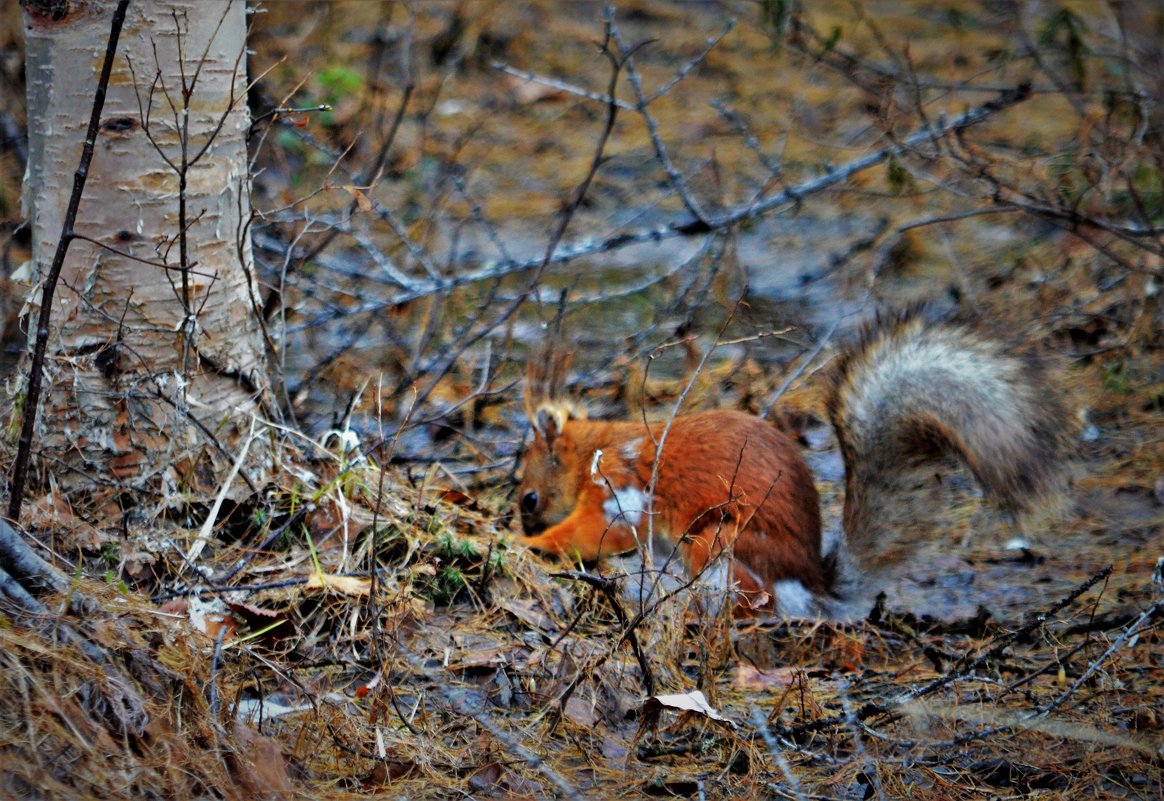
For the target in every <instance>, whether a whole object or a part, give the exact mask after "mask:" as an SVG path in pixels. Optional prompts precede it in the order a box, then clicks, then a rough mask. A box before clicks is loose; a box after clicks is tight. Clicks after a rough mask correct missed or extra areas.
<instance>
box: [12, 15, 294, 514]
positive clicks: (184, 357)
mask: <svg viewBox="0 0 1164 801" xmlns="http://www.w3.org/2000/svg"><path fill="white" fill-rule="evenodd" d="M36 5H37V3H34V2H30V3H28V4H27V6H26V14H25V22H26V26H25V37H26V38H25V44H26V53H27V83H28V120H29V167H28V172H27V174H26V176H25V185H24V202H25V204H26V207H25V211H26V217H27V219H30V220H31V222H32V226H33V269H32V275H31V280H32V282H33V286H32V287H31V289H30V291H29V294H28V304H27V306H26V309H25V312H24V321H25V325H33V324H34V321H35V320H36V317H37V313H38V311H39V307H38V304H39V303H40V297H41V292H40V283H39V282H40V281H42V280H43V278H44V275H45V273H46V271H47V269H48V267H49V264H50V263H51V260H52V256H53V251H54V249H55V247H56V243H57V240H58V238H59V237H60V236H61V226H62V222H63V218H64V214H65V210H66V207H67V205H68V199H69V194H70V192H71V190H72V187H73V174H74V172H75V171H76V169H77V164H78V160H79V157H80V153H81V147H82V145H83V140H84V137H85V127H86V123H87V120H88V117H89V113H90V108H91V105H92V101H93V93H94V88H95V86H96V81H97V75H98V73H99V71H100V68H101V63H102V59H103V54H104V50H105V45H106V39H107V37H108V35H109V26H110V19H111V15H112V11H113V7H114V5H115V4H114V3H113V2H111V0H94V2H89V3H70V4H69V5H68V12H67V13H66V15H65V16H64V18H63V19H59V20H52V19H50V18H49V17H47V16H44V15H40V14H38V13H36V10H35V6H36ZM41 5H43V4H41ZM245 45H246V9H245V5H244V3H243V0H233V2H232V1H231V0H185V1H183V0H149V1H148V2H145V1H143V2H134V3H132V4H131V5H130V7H129V13H128V16H127V18H126V23H125V28H124V29H123V32H122V35H121V45H120V52H119V53H118V57H117V60H116V64H115V66H114V70H113V74H112V78H111V81H110V86H109V92H108V97H107V99H106V103H105V108H104V112H103V115H102V124H101V133H100V135H99V136H98V138H97V141H96V151H95V153H94V158H93V162H92V169H91V171H90V174H89V177H88V183H87V185H86V188H85V194H84V198H83V200H82V202H81V205H80V210H79V213H78V217H77V221H76V225H75V228H74V230H75V231H76V233H77V234H78V235H79V236H80V237H85V238H88V239H91V240H94V241H95V242H96V243H99V244H94V242H90V241H85V239H77V240H75V241H73V243H72V245H71V247H70V250H69V254H68V259H67V260H66V262H65V265H64V270H63V272H62V275H61V283H60V285H59V286H58V288H57V290H56V296H55V299H54V305H55V308H54V309H53V310H52V322H51V330H50V332H49V346H48V359H47V361H46V365H45V377H44V378H45V395H44V399H43V401H42V407H41V409H42V411H41V414H40V416H39V426H38V430H37V437H36V440H35V441H34V454H36V455H38V456H39V457H40V459H39V465H40V466H41V468H42V469H44V470H48V471H51V472H52V473H53V474H54V475H55V476H56V478H57V480H58V481H59V482H60V483H61V484H62V485H63V486H65V487H66V488H77V487H85V486H89V487H93V488H94V489H95V490H96V491H97V492H98V493H99V494H109V493H113V492H120V491H121V490H124V489H126V488H134V489H138V490H147V492H148V495H147V496H146V497H152V498H154V499H155V500H156V501H157V502H158V504H160V505H167V506H173V505H177V504H180V503H182V502H183V501H187V500H199V499H204V498H205V496H206V494H207V493H211V492H214V491H216V490H217V489H218V486H219V483H220V482H221V481H222V480H224V479H225V477H226V475H227V473H228V471H229V468H230V467H231V463H232V461H233V460H235V459H236V458H238V457H239V454H240V452H241V451H242V447H243V443H244V442H245V441H246V440H247V438H248V434H249V432H251V431H252V428H253V430H255V431H257V432H260V436H259V438H258V439H257V440H256V441H255V442H254V443H253V444H252V445H251V447H250V449H249V450H248V452H247V454H248V455H247V458H246V459H245V460H244V462H243V472H244V474H245V475H246V476H247V477H248V478H249V479H250V481H251V482H253V483H255V484H257V483H259V482H261V481H263V478H264V476H265V474H266V473H267V472H268V470H269V466H268V465H267V462H268V460H269V453H270V449H269V448H268V447H265V445H264V438H263V436H262V434H264V433H265V431H264V428H263V426H262V425H261V424H260V423H261V421H262V420H264V419H266V418H267V416H268V410H269V408H270V398H271V397H272V393H271V392H270V388H269V381H268V372H267V367H266V363H265V358H264V346H263V332H262V329H261V326H260V323H259V318H258V311H257V309H258V305H257V304H258V299H257V297H253V296H252V293H253V292H255V291H256V288H255V287H254V286H253V285H252V282H251V276H253V269H252V268H253V265H252V260H251V247H250V235H249V230H248V228H247V224H248V222H249V217H250V197H249V181H248V173H247V150H246V135H247V129H248V126H249V124H250V117H249V114H248V111H247V107H246V74H245V73H246V59H245V53H244V48H245ZM183 230H184V231H185V234H186V236H185V237H184V238H183V237H181V236H180V235H181V233H182V232H183ZM34 335H35V331H30V338H31V336H34ZM25 369H27V365H26V367H25ZM235 484H236V486H235V487H234V491H233V492H232V493H231V494H232V495H235V496H238V495H242V494H244V493H246V492H248V491H249V490H248V489H247V487H246V485H245V484H243V483H241V482H238V481H236V482H235ZM143 500H144V499H143Z"/></svg>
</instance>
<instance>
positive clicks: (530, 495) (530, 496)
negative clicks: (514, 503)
mask: <svg viewBox="0 0 1164 801" xmlns="http://www.w3.org/2000/svg"><path fill="white" fill-rule="evenodd" d="M537 508H538V494H537V493H536V492H532V491H531V492H527V493H526V494H525V495H522V496H521V509H522V511H523V512H533V511H535V510H536V509H537Z"/></svg>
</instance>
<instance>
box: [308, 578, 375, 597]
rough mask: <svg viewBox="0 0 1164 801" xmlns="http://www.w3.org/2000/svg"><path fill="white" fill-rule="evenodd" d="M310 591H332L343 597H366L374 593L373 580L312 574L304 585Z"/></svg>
mask: <svg viewBox="0 0 1164 801" xmlns="http://www.w3.org/2000/svg"><path fill="white" fill-rule="evenodd" d="M304 586H305V588H306V589H309V590H331V591H332V592H338V593H340V594H341V595H356V596H359V597H365V596H367V595H368V593H370V592H371V591H372V580H371V579H366V578H361V577H359V576H337V575H334V574H332V573H312V574H311V576H310V577H309V578H308V579H307V584H306V585H304Z"/></svg>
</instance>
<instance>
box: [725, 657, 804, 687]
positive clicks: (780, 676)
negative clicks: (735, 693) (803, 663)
mask: <svg viewBox="0 0 1164 801" xmlns="http://www.w3.org/2000/svg"><path fill="white" fill-rule="evenodd" d="M796 673H797V670H796V668H772V669H771V670H760V669H759V668H757V667H755V666H754V665H749V664H747V663H744V662H741V663H740V664H738V665H736V675H735V678H734V683H735V685H736V687H737V688H738V689H740V690H750V691H753V692H755V691H762V690H776V689H783V688H785V687H789V686H791V685H792V684H795V683H796Z"/></svg>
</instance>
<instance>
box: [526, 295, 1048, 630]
mask: <svg viewBox="0 0 1164 801" xmlns="http://www.w3.org/2000/svg"><path fill="white" fill-rule="evenodd" d="M554 370H555V374H554V375H553V376H552V377H551V378H552V380H551V381H550V382H549V383H550V386H542V387H539V388H535V383H534V382H532V381H531V382H529V383H527V391H526V411H527V414H528V416H529V418H530V421H531V423H532V425H533V429H534V439H533V443H532V444H531V445H530V446H529V448H528V450H527V452H526V454H525V457H524V474H523V478H522V482H521V487H520V490H519V494H518V503H519V508H520V511H521V518H522V527H523V530H524V531H525V534H526V536H525V537H523V538H522V541H523V542H524V543H525V544H526V545H528V546H530V547H532V548H536V549H538V550H542V551H548V552H553V553H558V554H562V555H564V556H567V557H570V558H581V559H586V560H592V559H597V558H600V557H602V556H608V555H612V554H617V553H622V552H625V551H629V550H633V549H634V548H635V547H636V546H637V545H638V543H639V541H640V539H641V538H642V537H644V536H645V534H646V531H647V529H648V526H647V515H648V514H650V515H651V529H652V530H653V532H654V533H655V534H658V535H662V536H664V537H666V538H668V539H670V540H671V541H672V542H677V543H678V546H679V549H680V552H681V554H682V556H683V560H684V562H685V564H686V566H687V568H688V570H690V571H691V572H692V573H693V574H697V573H700V572H701V571H703V570H704V569H705V567H706V566H707V565H708V563H709V561H710V560H712V559H714V558H715V557H717V556H719V555H720V554H721V553H722V552H724V551H725V550H728V549H729V546H730V551H729V553H730V555H731V559H732V561H731V563H730V565H731V566H730V570H729V571H727V572H726V575H727V576H728V579H729V582H730V585H731V586H732V587H733V588H734V589H735V590H736V591H737V592H738V593H740V594H741V602H740V603H739V604H738V605H737V606H738V607H740V608H743V609H747V608H750V607H752V606H754V605H757V604H762V603H765V601H766V600H767V599H769V598H771V599H774V600H775V603H776V605H777V606H778V607H783V609H782V611H784V612H785V613H788V614H798V615H803V614H830V615H832V614H847V613H848V612H849V610H848V608H847V605H848V604H849V603H850V602H852V601H855V600H860V598H861V596H863V595H865V594H866V593H867V591H869V590H870V589H872V586H871V585H872V582H873V581H875V580H876V578H877V576H878V575H879V574H881V573H883V572H884V571H886V570H887V569H889V568H892V567H893V566H895V565H897V564H900V563H901V562H903V561H904V560H905V559H907V558H908V556H909V554H910V553H911V552H912V548H913V546H912V540H913V539H914V537H915V536H916V532H915V531H913V530H912V529H911V528H910V527H909V525H908V522H909V518H910V510H909V504H908V503H907V502H904V501H903V500H902V496H903V494H904V490H905V487H904V483H905V481H906V479H907V478H908V476H909V474H911V473H912V472H913V471H915V470H916V467H917V465H918V464H919V463H921V462H925V461H926V460H929V459H931V458H940V457H943V456H945V455H951V454H952V455H954V456H957V457H958V458H960V459H961V460H962V461H963V462H964V463H965V464H966V465H967V466H968V467H969V468H970V469H971V470H972V471H973V472H974V474H975V475H976V476H977V477H978V479H979V481H980V482H981V483H982V485H983V487H984V488H985V489H986V491H987V492H988V494H989V495H991V496H992V497H993V498H994V499H995V500H996V501H997V502H998V503H999V504H1000V505H1001V506H1003V507H1004V508H1005V509H1007V510H1008V511H1022V510H1023V509H1025V508H1026V507H1027V506H1029V505H1030V504H1031V502H1032V501H1033V500H1035V499H1036V498H1038V497H1040V496H1042V495H1045V494H1047V493H1048V491H1049V490H1050V489H1051V488H1053V486H1054V485H1055V484H1056V478H1057V477H1058V475H1059V474H1060V468H1061V467H1062V464H1063V455H1064V452H1065V449H1066V441H1067V439H1066V436H1065V434H1064V430H1065V429H1064V424H1063V423H1064V415H1063V412H1062V410H1061V408H1060V406H1059V404H1058V403H1057V401H1056V400H1055V399H1054V396H1053V395H1052V394H1051V393H1050V392H1048V391H1047V389H1046V388H1045V387H1044V386H1043V384H1042V381H1041V378H1040V372H1039V370H1038V367H1037V365H1036V364H1035V363H1033V362H1032V361H1031V360H1029V359H1026V358H1024V357H1022V356H1018V355H1015V354H1014V353H1012V352H1010V351H1009V350H1008V349H1007V348H1006V347H1004V346H1003V345H1002V344H1001V343H999V342H997V341H995V340H993V339H990V338H984V337H982V336H981V335H979V334H977V333H976V332H974V331H972V330H971V329H969V328H966V327H963V326H959V325H950V324H944V325H932V326H931V325H927V324H926V323H925V322H924V321H923V320H922V319H921V317H920V315H917V314H907V315H904V316H903V317H901V318H898V319H896V320H892V321H888V322H880V323H878V324H877V325H875V326H873V327H871V328H870V329H868V330H867V331H866V334H865V336H864V338H863V340H862V342H861V343H860V344H859V345H857V346H856V347H854V348H851V349H849V350H848V351H846V352H845V353H843V354H842V356H841V357H840V359H839V361H838V366H837V368H836V369H835V371H834V373H833V378H832V382H831V386H830V392H829V396H828V409H829V414H830V417H831V420H832V423H833V427H834V430H835V432H836V435H837V439H838V441H839V442H840V446H841V453H842V455H843V457H844V460H845V474H846V475H845V487H846V491H845V512H844V521H843V531H842V534H841V537H840V538H839V540H838V541H837V542H836V543H835V544H834V545H833V546H832V547H830V548H828V549H827V551H826V550H823V549H822V543H821V519H820V505H819V501H818V497H817V491H816V487H815V485H814V483H813V478H812V474H811V472H810V471H809V469H808V466H807V465H806V464H805V462H804V460H803V458H802V457H801V455H800V453H799V451H798V450H797V448H796V445H795V443H793V442H792V440H791V439H790V438H789V437H788V436H787V435H786V434H784V433H783V432H782V431H780V430H779V429H778V428H777V427H775V426H774V425H772V424H771V423H769V422H766V421H764V420H761V419H759V418H757V417H753V416H751V415H748V414H745V413H743V412H736V411H724V410H721V411H708V412H700V413H696V414H690V415H682V416H678V417H676V418H675V419H674V420H673V421H672V423H671V426H670V428H669V429H667V430H666V432H665V436H664V431H665V429H666V424H665V423H654V424H651V425H649V426H648V425H647V424H644V423H642V422H631V421H617V422H611V421H595V420H588V419H585V417H584V416H583V415H581V414H580V413H579V412H578V411H577V410H576V409H574V408H572V407H570V406H569V405H568V404H564V403H562V402H561V401H559V400H557V399H555V397H554V395H555V393H556V392H557V391H558V390H560V388H561V387H560V385H561V383H562V382H563V380H564V369H563V368H562V367H561V365H558V366H557V367H555V368H554ZM555 384H556V385H557V386H554V385H555ZM660 443H661V445H662V448H661V451H660V449H659V445H660ZM656 459H657V461H658V464H657V468H656V464H655V463H656ZM652 476H653V480H654V485H653V486H654V493H653V502H650V501H651V499H650V498H648V492H649V491H650V487H651V486H652V483H651V482H652Z"/></svg>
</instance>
